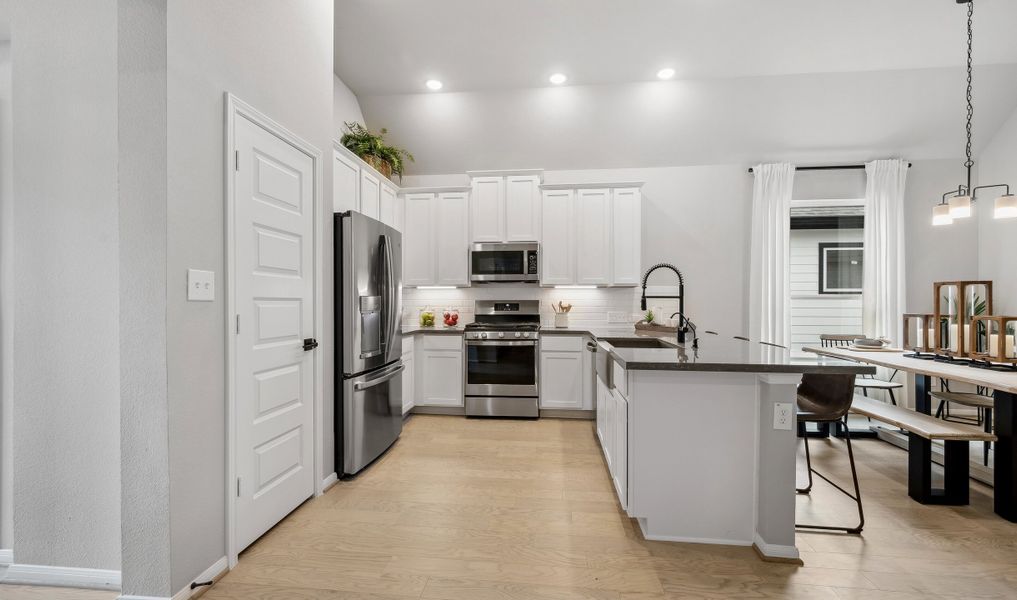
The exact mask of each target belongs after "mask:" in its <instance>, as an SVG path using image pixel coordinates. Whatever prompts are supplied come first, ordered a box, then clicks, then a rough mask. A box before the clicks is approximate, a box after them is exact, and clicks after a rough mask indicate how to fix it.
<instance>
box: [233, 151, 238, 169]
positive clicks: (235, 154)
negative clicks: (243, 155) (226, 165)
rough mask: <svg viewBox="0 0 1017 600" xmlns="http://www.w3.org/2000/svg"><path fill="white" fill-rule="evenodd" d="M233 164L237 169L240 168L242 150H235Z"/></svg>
mask: <svg viewBox="0 0 1017 600" xmlns="http://www.w3.org/2000/svg"><path fill="white" fill-rule="evenodd" d="M233 165H234V166H235V168H236V170H237V171H239V170H240V150H234V151H233Z"/></svg>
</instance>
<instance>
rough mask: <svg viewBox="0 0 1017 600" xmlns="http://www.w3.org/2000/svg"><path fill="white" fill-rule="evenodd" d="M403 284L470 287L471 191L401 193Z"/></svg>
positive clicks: (448, 190) (437, 189)
mask: <svg viewBox="0 0 1017 600" xmlns="http://www.w3.org/2000/svg"><path fill="white" fill-rule="evenodd" d="M402 198H403V213H404V216H403V219H404V221H405V223H406V224H407V226H406V227H405V230H404V233H403V285H407V286H416V287H419V286H428V285H454V286H468V285H469V283H470V265H469V246H470V236H469V224H470V220H469V219H470V206H469V188H414V189H408V190H403V191H402Z"/></svg>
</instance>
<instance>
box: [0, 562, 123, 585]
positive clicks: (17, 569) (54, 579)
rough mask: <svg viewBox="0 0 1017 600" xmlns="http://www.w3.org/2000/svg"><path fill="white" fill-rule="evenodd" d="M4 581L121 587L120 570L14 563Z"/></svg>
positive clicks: (8, 569) (30, 583) (28, 583)
mask: <svg viewBox="0 0 1017 600" xmlns="http://www.w3.org/2000/svg"><path fill="white" fill-rule="evenodd" d="M3 582H4V583H19V584H23V585H50V586H54V587H76V588H87V589H94V590H114V591H116V590H119V589H120V571H112V570H107V569H80V568H77V567H51V566H48V565H19V564H12V565H11V566H10V567H8V568H7V574H6V575H4V579H3Z"/></svg>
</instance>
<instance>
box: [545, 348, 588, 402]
mask: <svg viewBox="0 0 1017 600" xmlns="http://www.w3.org/2000/svg"><path fill="white" fill-rule="evenodd" d="M582 359H583V354H582V353H581V352H546V351H541V353H540V408H555V409H559V408H561V409H576V410H578V409H581V408H582V407H583V360H582Z"/></svg>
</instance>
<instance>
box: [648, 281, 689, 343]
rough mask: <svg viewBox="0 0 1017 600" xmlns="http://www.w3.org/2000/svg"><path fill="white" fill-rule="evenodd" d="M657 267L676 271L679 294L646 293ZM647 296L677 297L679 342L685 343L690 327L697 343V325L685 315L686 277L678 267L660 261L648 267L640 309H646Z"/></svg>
mask: <svg viewBox="0 0 1017 600" xmlns="http://www.w3.org/2000/svg"><path fill="white" fill-rule="evenodd" d="M657 269H670V270H671V271H674V274H675V275H677V276H678V295H677V296H647V295H646V282H647V281H648V280H649V279H650V274H651V273H653V272H654V271H656V270H657ZM647 298H669V299H672V300H674V299H677V300H678V312H677V313H675V314H676V315H678V327H677V331H676V333H677V336H678V342H679V343H682V344H684V343H685V335H686V334H687V333H688V332H689V329H690V328H691V329H692V332H693V334H692V336H693V338H694V339H693V344H695V343H696V341H698V340H697V339H695V338H696V335H695V331H696V328H695V325H692V321H689V319H688V317H686V316H685V277H684V276H683V275H682V272H681V271H679V270H678V267H676V266H674V265H672V264H669V263H659V264H656V265H653V266H652V267H650V268H649V269H647V270H646V273H644V274H643V294H642V296H640V298H639V308H640V310H646V299H647ZM671 316H672V317H673V316H674V315H671ZM690 326H691V327H690Z"/></svg>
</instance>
